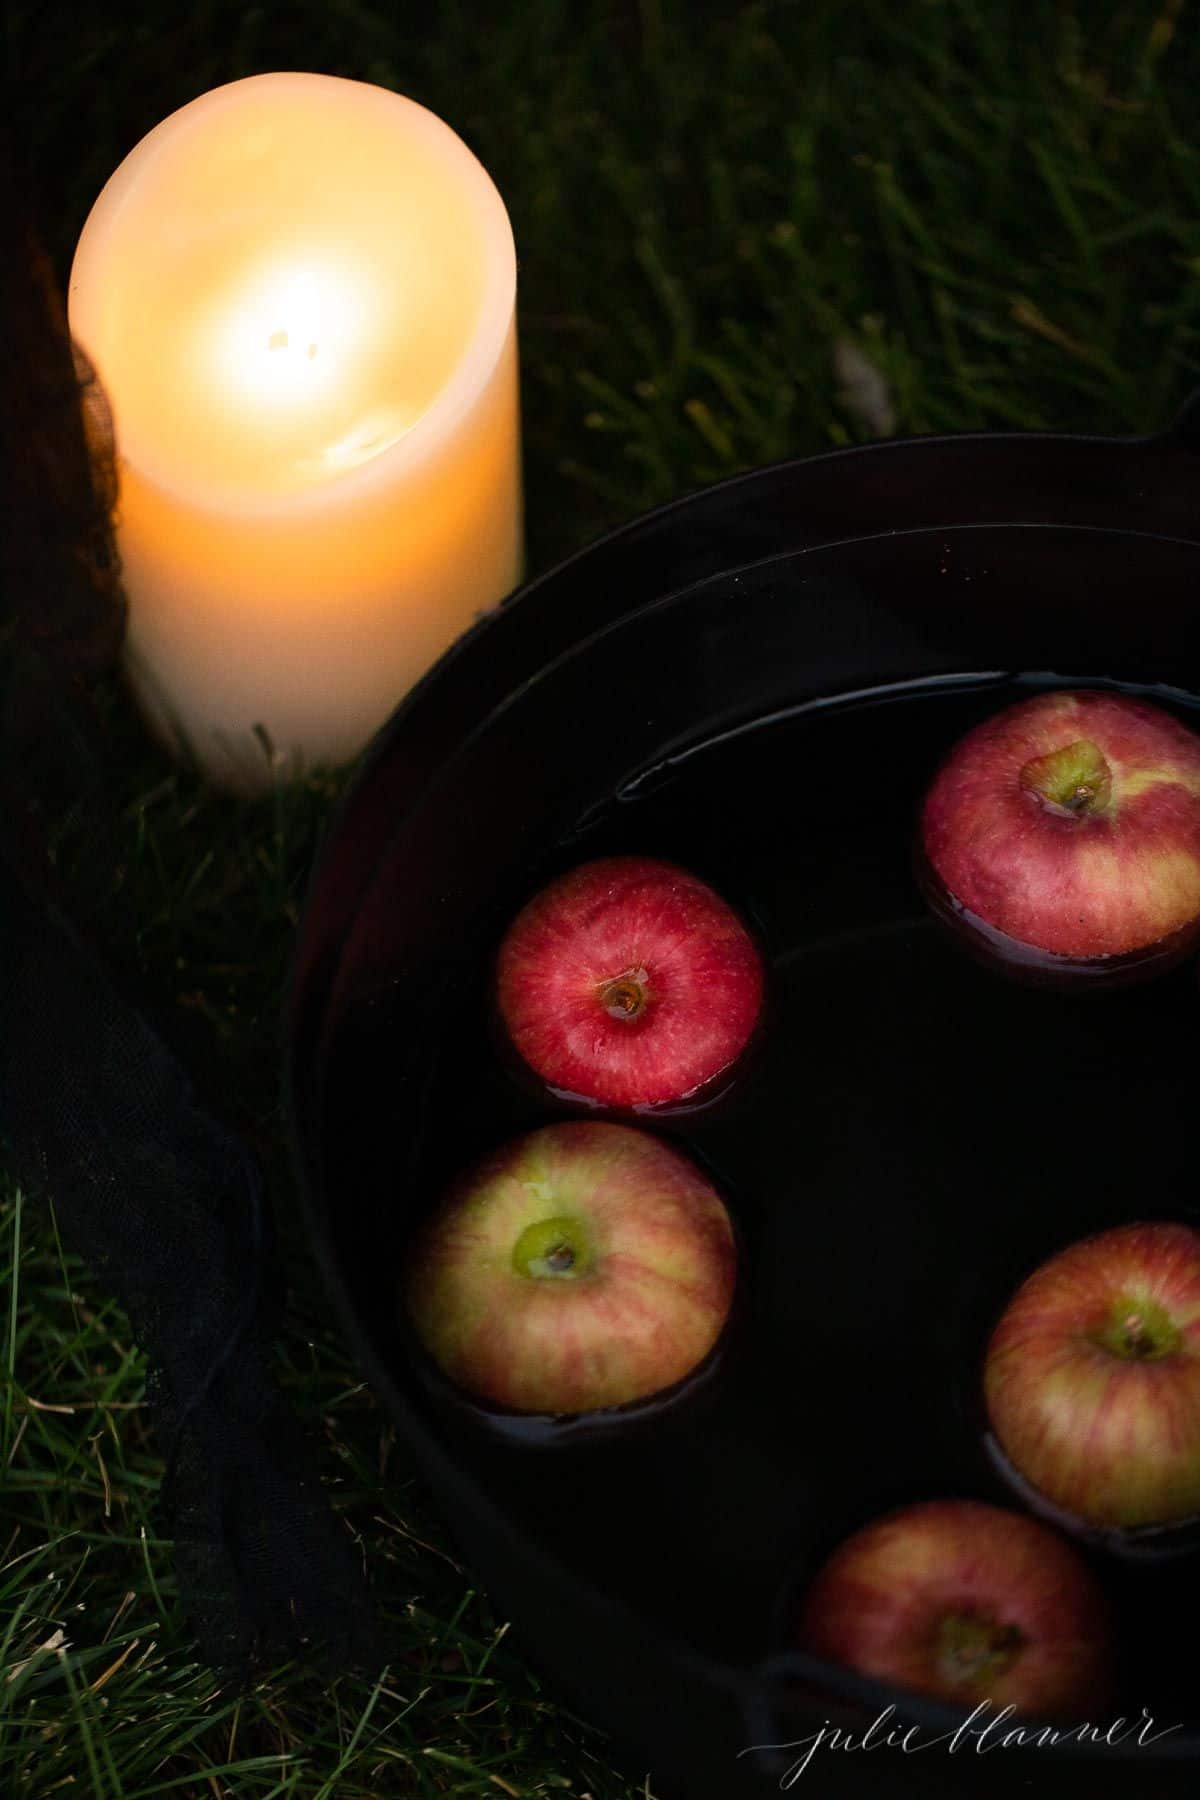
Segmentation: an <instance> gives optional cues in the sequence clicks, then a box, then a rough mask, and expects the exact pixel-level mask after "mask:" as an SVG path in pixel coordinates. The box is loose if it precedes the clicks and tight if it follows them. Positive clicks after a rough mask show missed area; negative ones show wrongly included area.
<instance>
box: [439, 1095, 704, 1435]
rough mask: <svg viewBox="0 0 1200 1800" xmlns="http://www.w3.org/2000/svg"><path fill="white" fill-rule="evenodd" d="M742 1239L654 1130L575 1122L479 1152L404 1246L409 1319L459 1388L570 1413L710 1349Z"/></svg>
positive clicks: (672, 1381) (600, 1403)
mask: <svg viewBox="0 0 1200 1800" xmlns="http://www.w3.org/2000/svg"><path fill="white" fill-rule="evenodd" d="M736 1277H737V1252H736V1247H735V1241H734V1234H733V1229H732V1226H731V1224H730V1219H729V1214H728V1212H727V1211H726V1208H725V1205H724V1203H723V1201H722V1200H721V1198H720V1196H719V1195H718V1194H717V1192H716V1190H715V1188H714V1187H713V1185H712V1183H711V1182H710V1181H709V1180H708V1179H707V1177H706V1176H704V1175H703V1174H702V1173H701V1171H700V1170H699V1169H698V1168H697V1167H696V1166H695V1164H694V1163H692V1162H691V1161H690V1160H689V1159H688V1158H687V1157H685V1156H683V1155H682V1154H681V1153H680V1152H679V1151H678V1150H674V1149H672V1148H671V1147H670V1146H669V1145H667V1144H664V1143H662V1142H660V1140H659V1139H657V1138H654V1137H651V1136H650V1135H649V1133H647V1132H643V1131H638V1130H635V1129H634V1128H632V1127H630V1126H626V1125H616V1124H607V1123H601V1122H599V1121H592V1120H585V1121H573V1122H570V1123H564V1124H559V1125H550V1126H546V1127H543V1128H542V1129H541V1130H539V1131H533V1132H530V1133H529V1134H528V1135H527V1136H525V1137H521V1138H518V1139H516V1140H515V1141H514V1142H512V1143H509V1144H506V1145H505V1146H504V1147H503V1148H502V1149H499V1150H496V1151H494V1152H493V1153H492V1154H491V1155H490V1156H487V1157H485V1158H484V1160H483V1161H482V1162H480V1163H479V1164H478V1165H477V1166H476V1167H475V1168H474V1169H472V1170H471V1171H470V1173H469V1174H467V1175H465V1176H464V1177H462V1178H461V1179H460V1180H459V1181H458V1182H457V1183H456V1184H455V1185H454V1186H453V1187H452V1189H451V1191H450V1192H449V1193H448V1194H447V1195H446V1196H445V1197H444V1199H443V1200H442V1202H441V1204H440V1205H439V1206H438V1207H437V1208H436V1210H435V1211H434V1213H433V1214H432V1216H431V1217H430V1218H429V1220H428V1221H427V1222H426V1223H425V1225H424V1227H423V1228H422V1229H421V1230H420V1231H419V1232H418V1234H417V1236H416V1237H415V1239H414V1241H413V1244H412V1245H411V1248H410V1254H409V1257H408V1260H407V1266H406V1271H405V1277H404V1293H405V1299H406V1303H407V1309H408V1314H409V1317H410V1319H411V1321H412V1324H413V1327H414V1329H415V1331H416V1333H417V1336H418V1338H419V1339H420V1341H421V1342H422V1344H423V1345H424V1347H425V1349H426V1350H427V1351H428V1352H429V1354H430V1356H431V1357H432V1358H433V1360H434V1362H435V1363H437V1365H438V1366H439V1367H440V1369H441V1370H442V1372H443V1374H445V1375H446V1376H448V1377H449V1378H450V1380H451V1381H453V1382H454V1383H455V1384H456V1385H457V1386H458V1387H460V1388H462V1389H464V1390H465V1391H466V1392H468V1393H470V1394H472V1395H474V1396H475V1398H477V1399H479V1400H481V1401H484V1402H486V1403H490V1404H491V1405H493V1406H498V1407H504V1408H507V1409H510V1410H513V1411H517V1412H526V1413H552V1414H578V1413H584V1412H591V1411H595V1410H599V1409H602V1408H609V1407H620V1406H626V1405H629V1404H630V1403H632V1402H634V1401H640V1400H645V1399H648V1398H649V1397H650V1396H651V1395H654V1394H659V1393H661V1392H663V1391H664V1390H666V1389H669V1388H672V1387H674V1386H676V1384H678V1383H679V1382H681V1381H683V1380H684V1379H685V1378H686V1377H687V1376H688V1375H690V1374H691V1373H692V1372H693V1371H694V1370H696V1369H697V1368H698V1367H699V1366H700V1365H701V1364H702V1363H703V1362H704V1361H705V1360H706V1358H707V1357H708V1356H709V1353H710V1352H711V1351H712V1350H713V1349H714V1347H715V1346H716V1344H717V1340H718V1339H719V1338H720V1336H721V1333H722V1330H723V1328H724V1325H725V1322H726V1319H727V1318H728V1315H729V1311H730V1307H731V1305H732V1303H733V1297H734V1289H735V1284H736Z"/></svg>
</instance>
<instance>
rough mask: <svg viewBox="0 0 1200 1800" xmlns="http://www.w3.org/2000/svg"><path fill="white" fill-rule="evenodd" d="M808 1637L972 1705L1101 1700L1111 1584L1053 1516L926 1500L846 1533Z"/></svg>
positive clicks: (879, 1671)
mask: <svg viewBox="0 0 1200 1800" xmlns="http://www.w3.org/2000/svg"><path fill="white" fill-rule="evenodd" d="M798 1638H799V1641H800V1643H801V1644H802V1645H803V1647H804V1648H805V1649H806V1650H809V1651H811V1652H812V1653H814V1654H815V1655H818V1656H822V1657H825V1658H826V1659H827V1660H828V1661H830V1662H835V1663H840V1664H842V1665H843V1666H844V1667H846V1668H851V1669H857V1670H859V1671H860V1672H861V1673H863V1674H865V1675H872V1676H875V1677H876V1678H877V1679H879V1680H881V1681H887V1682H890V1683H892V1684H893V1685H894V1686H896V1687H901V1688H907V1689H911V1690H913V1691H914V1692H917V1693H922V1694H930V1695H934V1696H936V1697H937V1698H939V1699H942V1700H946V1701H949V1702H951V1703H953V1704H960V1705H961V1706H962V1707H963V1709H964V1711H965V1712H970V1711H971V1710H972V1709H973V1708H974V1707H976V1706H977V1705H978V1704H979V1703H980V1702H981V1701H984V1700H987V1701H990V1702H991V1703H992V1704H993V1705H994V1706H995V1707H996V1708H998V1709H1003V1708H1005V1707H1008V1706H1012V1707H1015V1708H1016V1710H1017V1711H1018V1712H1026V1713H1033V1714H1042V1715H1051V1716H1053V1715H1059V1716H1067V1715H1075V1714H1080V1713H1084V1712H1086V1711H1088V1710H1089V1709H1090V1708H1094V1707H1098V1706H1100V1705H1102V1704H1103V1702H1104V1700H1105V1698H1106V1696H1107V1693H1108V1688H1109V1679H1110V1676H1109V1670H1110V1628H1109V1621H1108V1610H1107V1606H1106V1602H1105V1600H1104V1596H1103V1593H1102V1591H1101V1589H1100V1587H1099V1584H1098V1583H1097V1581H1096V1579H1095V1577H1094V1576H1093V1575H1092V1573H1091V1571H1090V1570H1089V1569H1088V1567H1087V1565H1086V1564H1085V1563H1084V1562H1083V1561H1082V1559H1081V1558H1080V1557H1079V1555H1078V1554H1077V1553H1076V1552H1075V1551H1074V1550H1073V1549H1072V1548H1071V1547H1070V1546H1069V1545H1068V1544H1067V1543H1065V1542H1064V1541H1063V1539H1062V1538H1060V1537H1059V1536H1058V1535H1057V1534H1056V1533H1055V1532H1053V1531H1051V1530H1050V1528H1049V1527H1048V1526H1045V1525H1042V1524H1040V1523H1039V1522H1038V1521H1037V1520H1035V1519H1030V1518H1027V1517H1025V1516H1024V1515H1023V1514H1020V1513H1014V1512H1008V1511H1006V1510H1004V1509H1002V1508H1000V1507H995V1506H987V1505H984V1504H983V1503H982V1502H980V1501H975V1500H931V1501H927V1502H924V1503H923V1504H920V1505H917V1506H909V1507H905V1508H903V1509H901V1510H900V1511H897V1512H893V1513H889V1514H888V1515H886V1516H885V1517H883V1518H881V1519H877V1520H875V1521H874V1522H873V1523H871V1524H870V1525H867V1526H865V1527H864V1528H863V1529H862V1530H861V1531H858V1532H856V1533H855V1534H854V1536H852V1537H850V1538H847V1540H846V1541H845V1543H843V1544H841V1545H840V1546H839V1547H838V1548H837V1549H836V1550H835V1551H834V1552H833V1555H832V1556H831V1557H830V1558H829V1560H828V1561H827V1562H826V1563H824V1564H823V1566H822V1567H821V1568H820V1569H819V1570H818V1572H817V1574H816V1577H815V1578H814V1580H813V1582H812V1584H811V1585H810V1587H809V1588H808V1591H807V1593H806V1595H805V1597H804V1601H803V1604H802V1608H801V1612H800V1617H799V1626H798Z"/></svg>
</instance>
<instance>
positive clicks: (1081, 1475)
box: [984, 1224, 1200, 1526]
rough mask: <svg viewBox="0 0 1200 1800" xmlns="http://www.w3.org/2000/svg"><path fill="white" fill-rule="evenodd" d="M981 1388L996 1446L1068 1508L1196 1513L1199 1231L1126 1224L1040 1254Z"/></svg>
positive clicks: (1171, 1517) (1099, 1519) (1093, 1514)
mask: <svg viewBox="0 0 1200 1800" xmlns="http://www.w3.org/2000/svg"><path fill="white" fill-rule="evenodd" d="M984 1395H985V1399H986V1401H987V1410H988V1416H989V1418H990V1420H991V1425H992V1430H993V1432H994V1433H995V1436H996V1440H997V1442H998V1444H999V1446H1000V1448H1001V1450H1002V1451H1003V1452H1004V1455H1005V1456H1006V1457H1007V1458H1008V1460H1009V1461H1010V1462H1011V1464H1012V1466H1013V1468H1014V1469H1015V1470H1016V1471H1017V1473H1018V1475H1021V1476H1023V1477H1024V1479H1025V1480H1026V1481H1028V1482H1029V1483H1030V1485H1031V1486H1032V1487H1033V1488H1035V1489H1036V1490H1037V1491H1038V1493H1040V1494H1043V1495H1045V1496H1046V1498H1047V1499H1049V1500H1050V1501H1052V1502H1053V1503H1054V1505H1056V1506H1058V1507H1061V1508H1062V1509H1063V1510H1064V1511H1065V1512H1067V1513H1071V1514H1074V1515H1075V1516H1077V1517H1078V1518H1080V1519H1082V1520H1086V1521H1087V1522H1088V1523H1090V1524H1094V1525H1104V1526H1140V1525H1163V1524H1168V1523H1178V1522H1179V1521H1180V1520H1183V1519H1187V1518H1191V1517H1192V1516H1193V1515H1196V1514H1200V1232H1196V1231H1193V1230H1191V1229H1190V1228H1189V1227H1188V1226H1186V1225H1172V1224H1156V1225H1155V1224H1152V1225H1124V1226H1120V1227H1119V1228H1118V1229H1117V1230H1115V1231H1104V1232H1101V1233H1100V1234H1099V1236H1097V1237H1091V1238H1086V1239H1084V1241H1083V1242H1082V1243H1078V1244H1073V1245H1072V1246H1071V1247H1070V1249H1068V1250H1063V1251H1062V1252H1060V1254H1059V1255H1057V1256H1055V1257H1052V1258H1051V1260H1050V1261H1049V1262H1048V1263H1044V1264H1043V1265H1042V1267H1041V1268H1040V1269H1038V1270H1036V1272H1035V1273H1034V1274H1032V1275H1031V1276H1030V1277H1029V1279H1028V1281H1026V1282H1025V1284H1024V1286H1023V1287H1021V1288H1020V1289H1019V1290H1018V1292H1017V1294H1016V1296H1015V1298H1014V1299H1013V1300H1012V1302H1011V1304H1010V1305H1009V1307H1008V1309H1007V1311H1006V1312H1005V1313H1004V1316H1003V1317H1002V1318H1001V1320H1000V1323H999V1324H998V1325H997V1327H996V1329H995V1331H994V1333H993V1334H992V1340H991V1343H990V1345H989V1346H988V1351H987V1360H986V1364H985V1368H984Z"/></svg>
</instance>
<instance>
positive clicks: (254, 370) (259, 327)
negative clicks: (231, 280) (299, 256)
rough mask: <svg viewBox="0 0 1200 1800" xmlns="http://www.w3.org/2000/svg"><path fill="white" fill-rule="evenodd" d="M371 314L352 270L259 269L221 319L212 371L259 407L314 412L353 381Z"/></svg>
mask: <svg viewBox="0 0 1200 1800" xmlns="http://www.w3.org/2000/svg"><path fill="white" fill-rule="evenodd" d="M368 311H369V308H368V305H367V294H366V291H365V288H364V285H363V283H362V282H360V281H356V280H355V279H354V278H353V276H352V275H351V274H350V273H349V272H348V271H346V270H343V269H333V268H328V267H326V268H321V267H317V266H313V267H303V266H301V267H295V268H279V267H278V266H276V267H274V268H272V269H268V270H266V271H261V272H256V273H254V274H252V275H251V276H250V278H249V279H248V280H245V281H243V282H242V283H241V284H240V286H239V288H238V291H237V293H236V296H235V297H234V299H233V302H232V304H228V303H226V304H225V305H224V306H223V307H222V308H221V310H220V312H219V314H218V316H217V318H216V319H215V320H214V322H213V334H212V339H211V348H212V354H211V360H210V366H211V367H212V368H213V373H214V375H215V376H217V378H218V379H222V378H223V379H224V381H225V382H227V383H232V385H233V387H234V388H235V389H236V390H237V393H238V395H239V396H240V397H241V398H242V399H243V400H246V401H249V402H251V403H252V404H257V405H260V406H269V407H272V408H278V409H284V410H292V409H294V408H304V409H305V410H308V409H311V408H312V407H313V406H314V405H319V404H320V403H321V402H322V401H324V400H326V399H327V398H328V397H330V396H331V395H332V394H333V393H334V392H336V391H337V390H338V389H339V388H343V389H344V387H345V385H346V384H347V382H348V380H350V379H351V378H352V375H353V366H354V363H355V361H356V360H357V356H358V354H360V353H361V347H362V344H363V342H364V339H365V337H366V336H367V327H368V324H369V320H368V316H367V315H368Z"/></svg>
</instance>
